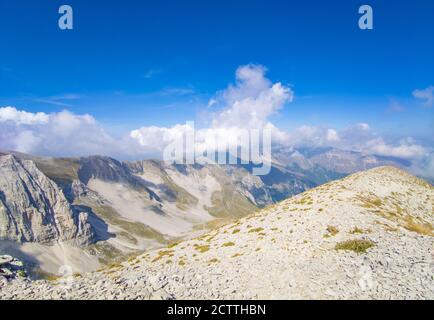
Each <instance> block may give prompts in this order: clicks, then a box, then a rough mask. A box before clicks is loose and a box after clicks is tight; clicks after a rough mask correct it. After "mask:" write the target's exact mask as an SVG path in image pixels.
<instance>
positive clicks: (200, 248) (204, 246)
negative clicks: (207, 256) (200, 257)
mask: <svg viewBox="0 0 434 320" xmlns="http://www.w3.org/2000/svg"><path fill="white" fill-rule="evenodd" d="M194 248H195V249H196V250H197V251H199V252H200V253H204V252H207V251H209V246H208V245H203V246H200V245H195V246H194Z"/></svg>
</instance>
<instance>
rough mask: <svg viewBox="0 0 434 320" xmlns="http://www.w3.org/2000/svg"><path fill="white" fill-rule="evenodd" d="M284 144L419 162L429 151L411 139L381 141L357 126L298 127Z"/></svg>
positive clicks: (363, 127)
mask: <svg viewBox="0 0 434 320" xmlns="http://www.w3.org/2000/svg"><path fill="white" fill-rule="evenodd" d="M286 142H287V144H289V145H291V146H296V147H336V148H340V149H344V150H352V151H358V152H363V153H367V154H376V155H380V156H390V157H397V158H403V159H414V160H416V159H422V158H424V157H426V156H427V155H428V154H429V150H428V149H427V148H426V147H424V146H422V145H420V144H418V143H417V142H416V141H415V140H414V139H413V138H411V137H406V138H404V139H399V140H397V141H394V140H392V141H385V139H384V138H383V137H381V136H380V135H378V134H377V133H375V132H374V131H373V130H372V129H371V127H370V126H369V124H367V123H358V124H355V125H353V126H350V127H347V128H345V129H342V130H335V129H333V128H323V127H312V126H301V127H299V128H297V129H296V130H295V131H294V132H292V133H291V134H289V139H287V141H286Z"/></svg>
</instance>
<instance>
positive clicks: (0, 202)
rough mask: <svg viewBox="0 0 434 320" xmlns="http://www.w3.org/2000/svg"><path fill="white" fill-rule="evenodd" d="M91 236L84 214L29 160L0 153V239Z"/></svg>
mask: <svg viewBox="0 0 434 320" xmlns="http://www.w3.org/2000/svg"><path fill="white" fill-rule="evenodd" d="M92 236H93V234H92V228H91V226H90V224H89V223H88V222H87V214H86V213H84V212H77V211H74V210H73V209H72V207H71V206H70V204H69V203H68V201H67V200H66V198H65V196H64V194H63V192H62V190H61V189H60V188H59V187H58V186H57V185H56V184H55V183H54V182H53V181H52V180H50V179H49V178H47V177H46V176H45V175H44V174H43V173H42V172H41V171H40V170H39V169H38V168H37V167H36V166H35V164H34V163H33V162H32V161H30V160H20V159H18V158H16V157H15V156H14V155H3V156H0V240H11V241H18V242H38V243H55V242H59V241H63V242H68V243H74V244H76V245H83V244H87V243H90V242H91V241H92Z"/></svg>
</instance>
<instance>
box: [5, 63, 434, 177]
mask: <svg viewBox="0 0 434 320" xmlns="http://www.w3.org/2000/svg"><path fill="white" fill-rule="evenodd" d="M266 71H267V70H266V68H265V67H263V66H260V65H245V66H241V67H239V68H238V69H237V70H236V73H235V81H234V83H233V84H230V85H228V86H227V87H226V88H225V89H224V90H222V91H220V92H218V93H217V94H215V95H214V96H213V97H212V98H211V99H210V100H209V103H208V105H207V107H206V108H205V109H206V110H208V111H209V113H208V115H209V118H210V119H209V120H210V121H209V126H207V127H201V128H195V126H194V123H186V124H177V125H174V126H171V127H157V126H148V127H141V128H138V129H136V130H132V131H131V132H129V133H127V135H126V136H125V137H121V138H114V137H113V136H111V135H110V134H108V133H107V132H106V130H105V129H104V128H103V126H102V125H101V124H100V123H99V122H98V121H97V120H96V119H95V118H93V117H92V116H91V115H88V114H82V115H78V114H74V113H71V112H69V111H62V112H57V113H50V114H48V113H43V112H36V113H32V112H27V111H22V110H18V109H16V108H14V107H3V108H0V149H3V150H15V151H21V152H27V153H32V154H38V155H50V156H85V155H90V154H101V155H109V156H114V157H118V158H144V157H146V156H147V155H148V154H150V153H153V154H160V155H161V153H163V152H164V150H165V148H166V147H167V146H168V145H170V144H171V143H172V142H174V141H176V140H180V139H182V138H184V137H186V136H191V135H192V134H193V132H194V134H195V149H196V150H197V151H199V152H203V151H206V150H207V149H208V148H209V147H210V146H212V147H215V148H217V149H219V148H220V147H223V148H225V150H226V147H229V148H231V147H232V146H234V145H235V146H236V145H239V142H240V137H241V136H242V135H243V133H245V132H246V130H251V131H252V130H259V131H261V130H268V131H270V132H271V137H272V142H273V144H274V145H284V146H288V147H337V148H340V149H345V150H352V151H359V152H364V153H367V154H376V155H382V156H393V157H399V158H404V159H409V160H411V161H412V162H413V164H414V171H415V172H417V170H420V171H421V172H422V171H425V172H427V173H429V172H431V173H432V174H433V176H434V170H433V168H434V156H433V150H432V148H431V149H430V148H428V147H426V146H423V145H421V144H420V143H418V142H417V141H415V140H414V139H412V138H411V137H406V138H403V139H402V138H401V139H399V140H393V139H385V138H384V137H382V136H381V135H379V134H377V133H376V132H375V131H374V130H373V129H372V128H371V127H370V125H369V124H367V123H356V124H354V125H352V126H349V127H347V128H344V129H337V128H331V127H316V126H308V125H304V126H301V127H299V128H297V129H295V130H293V131H292V132H287V131H284V130H281V129H279V128H277V127H276V126H275V125H274V124H273V123H272V122H271V121H270V119H271V117H272V116H273V115H274V114H276V113H278V112H279V111H280V110H281V109H282V108H283V107H284V106H285V105H286V104H288V103H290V102H291V101H292V100H293V96H294V93H293V92H292V90H291V89H290V88H289V87H287V86H285V85H284V84H282V83H280V82H276V83H273V82H272V81H271V80H270V79H268V78H267V77H266ZM432 93H433V87H429V88H427V89H424V90H416V91H415V92H414V93H413V94H414V96H415V97H416V98H419V99H423V100H424V101H425V104H426V105H430V104H432V99H433V98H432ZM71 98H73V97H71ZM421 174H422V173H421Z"/></svg>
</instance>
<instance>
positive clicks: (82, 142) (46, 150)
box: [0, 107, 139, 156]
mask: <svg viewBox="0 0 434 320" xmlns="http://www.w3.org/2000/svg"><path fill="white" fill-rule="evenodd" d="M0 123H1V126H0V149H3V150H14V151H20V152H25V153H32V154H38V155H51V156H83V155H91V154H105V155H124V154H127V153H131V152H133V151H135V152H138V151H139V150H138V146H137V145H135V141H133V140H132V139H127V138H126V139H124V140H122V141H119V140H116V139H114V138H113V137H111V136H110V135H109V134H107V133H106V131H105V130H104V129H103V128H102V127H101V126H100V124H99V123H98V122H97V121H96V120H95V119H94V118H93V117H92V116H90V115H88V114H84V115H76V114H73V113H71V112H69V111H62V112H58V113H51V114H46V113H42V112H38V113H31V112H26V111H20V110H17V109H16V108H14V107H3V108H0Z"/></svg>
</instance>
